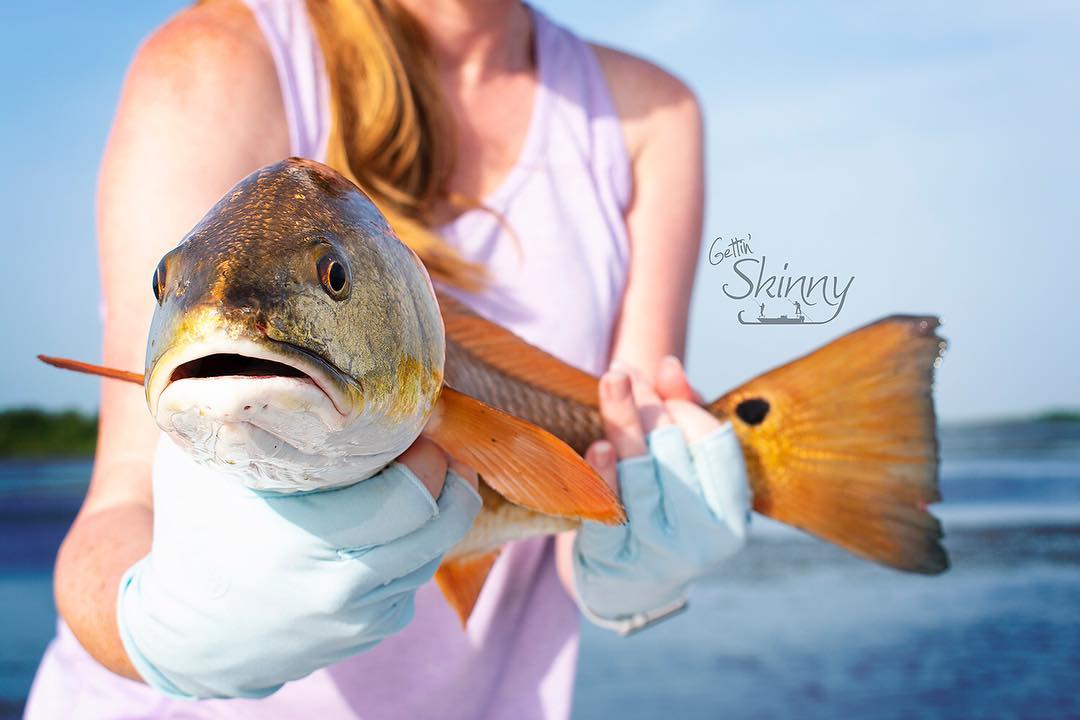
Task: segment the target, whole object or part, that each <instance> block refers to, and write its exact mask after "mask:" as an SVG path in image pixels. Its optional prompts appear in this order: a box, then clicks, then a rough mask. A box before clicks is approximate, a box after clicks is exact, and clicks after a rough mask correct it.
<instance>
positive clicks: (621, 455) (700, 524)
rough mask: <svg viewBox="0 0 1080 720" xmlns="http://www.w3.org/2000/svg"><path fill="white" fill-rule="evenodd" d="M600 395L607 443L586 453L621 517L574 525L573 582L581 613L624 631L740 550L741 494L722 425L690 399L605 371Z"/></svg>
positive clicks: (730, 438)
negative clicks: (618, 500)
mask: <svg viewBox="0 0 1080 720" xmlns="http://www.w3.org/2000/svg"><path fill="white" fill-rule="evenodd" d="M665 363H666V364H667V372H668V373H669V374H670V373H671V372H673V370H672V362H671V361H670V360H666V361H665ZM675 364H676V367H677V372H678V373H679V374H680V375H681V377H682V382H681V384H682V385H683V386H685V387H687V388H688V387H689V386H688V385H686V383H685V375H684V374H683V373H682V368H681V366H680V365H677V361H675ZM671 384H672V383H671V381H670V380H669V382H668V383H667V385H669V386H670V385H671ZM675 384H676V385H678V384H680V383H678V382H676V383H675ZM662 385H663V384H662ZM673 394H674V393H673ZM681 394H682V395H684V396H685V394H686V393H681ZM600 395H601V414H602V416H603V418H604V425H605V431H606V434H607V436H608V438H609V439H610V441H599V442H598V443H596V444H594V445H593V446H592V447H591V448H590V449H589V452H588V453H587V454H586V458H587V459H589V460H590V462H591V463H592V464H593V466H594V467H595V468H596V469H597V471H598V472H599V473H600V475H601V476H603V477H605V479H607V480H608V482H611V483H615V481H616V480H617V487H618V489H619V492H620V495H621V497H622V501H623V505H624V506H625V507H626V512H627V517H628V521H627V523H626V524H625V525H622V526H608V525H601V524H599V523H595V522H589V521H586V522H583V523H582V526H581V528H580V529H579V530H578V533H577V538H576V540H575V543H574V553H573V557H574V579H575V587H576V590H577V595H578V598H577V599H578V604H579V605H580V606H581V608H582V610H583V612H584V613H585V615H586V617H588V618H589V619H590V620H592V621H593V622H594V623H596V624H599V625H601V626H604V627H609V628H610V629H613V630H616V631H618V632H620V633H622V634H629V633H631V632H634V631H636V630H639V629H641V628H643V627H645V626H647V625H649V624H651V623H653V622H655V621H657V620H659V619H662V618H665V617H669V616H670V615H673V614H674V613H676V612H678V611H679V610H681V609H682V608H683V607H685V604H686V602H685V597H686V591H687V588H688V586H689V585H690V584H691V583H692V582H693V581H694V580H695V579H697V578H700V577H702V576H704V575H706V574H708V573H710V572H712V571H714V570H715V569H716V567H717V566H718V565H720V564H721V563H722V562H723V561H724V560H726V559H728V558H729V557H730V556H731V555H733V554H735V553H736V552H737V551H738V550H739V549H740V548H741V547H742V545H743V544H744V542H745V539H746V527H747V524H748V522H749V508H750V492H749V485H748V481H747V474H746V467H745V465H744V462H743V457H742V451H741V449H740V447H739V442H738V440H737V439H736V437H735V433H734V431H733V429H732V427H731V424H730V423H720V422H719V421H717V420H716V419H715V418H713V417H712V416H711V415H709V414H708V413H706V412H705V411H704V410H702V409H701V408H700V407H698V406H697V405H696V404H695V403H691V402H687V401H685V400H682V399H678V398H677V397H672V396H669V397H667V398H661V397H660V396H659V395H658V394H657V392H656V391H655V390H654V389H653V387H652V386H651V385H650V384H649V383H648V382H647V381H645V380H644V378H643V377H642V376H641V374H640V373H638V372H636V371H629V372H627V371H623V370H615V371H612V372H609V373H608V374H606V375H605V376H604V378H603V379H602V380H601V390H600ZM688 439H689V440H690V442H689V443H688ZM616 459H618V462H617V463H616Z"/></svg>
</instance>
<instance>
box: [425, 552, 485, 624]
mask: <svg viewBox="0 0 1080 720" xmlns="http://www.w3.org/2000/svg"><path fill="white" fill-rule="evenodd" d="M497 557H499V551H498V550H492V551H491V552H486V553H482V554H480V555H467V556H465V557H463V558H458V559H455V560H448V561H446V562H444V563H443V564H442V565H440V566H439V569H438V570H437V571H436V572H435V582H436V583H437V584H438V586H439V589H440V590H442V594H443V595H444V596H445V597H446V601H447V602H448V603H450V607H452V608H453V609H454V612H455V613H457V616H458V618H459V619H460V620H461V627H465V625H466V623H468V622H469V616H470V615H472V611H473V607H475V606H476V600H477V598H479V597H480V591H481V590H482V589H483V588H484V581H485V580H487V576H488V573H490V572H491V567H492V566H493V565H494V564H495V559H496V558H497Z"/></svg>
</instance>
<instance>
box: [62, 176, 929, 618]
mask: <svg viewBox="0 0 1080 720" xmlns="http://www.w3.org/2000/svg"><path fill="white" fill-rule="evenodd" d="M152 286H153V291H154V295H155V298H156V300H157V303H158V307H157V309H156V311H155V314H154V319H153V323H152V325H151V329H150V335H149V340H148V343H147V356H146V367H145V372H144V374H142V375H139V374H137V373H132V372H125V371H121V370H115V369H111V368H102V367H99V366H93V365H87V364H85V363H79V362H76V361H70V360H62V359H57V358H46V357H44V356H41V357H42V359H43V360H45V361H46V362H50V363H52V364H54V365H57V366H60V367H65V368H69V369H75V370H81V371H83V372H91V373H95V374H99V375H105V376H107V377H113V378H117V379H121V380H127V381H130V382H134V383H138V384H141V385H143V386H144V389H145V393H146V400H147V405H148V407H149V409H150V412H151V414H152V415H153V416H154V418H155V420H156V422H157V424H158V425H159V426H160V427H161V428H162V430H164V431H165V432H167V433H168V434H169V435H171V436H172V437H173V438H174V440H175V441H176V442H177V443H178V444H180V445H181V446H182V447H184V448H185V449H186V450H187V451H188V452H190V453H191V454H192V455H193V456H194V457H195V458H196V459H198V460H199V461H201V462H204V463H208V464H212V465H214V466H215V467H218V468H220V469H222V470H223V471H225V472H227V473H230V474H232V475H234V476H235V477H236V478H237V479H238V480H239V481H241V482H244V483H245V484H248V485H250V486H252V487H254V488H257V489H262V490H271V491H277V492H296V491H306V490H314V489H320V488H330V487H335V486H340V485H345V484H349V483H353V482H356V481H358V480H362V479H364V478H365V477H368V476H370V475H372V474H374V473H376V472H378V471H379V470H380V469H381V468H382V467H383V466H385V465H386V464H387V463H388V462H390V461H391V460H392V459H393V458H395V457H396V456H397V455H399V454H400V453H401V452H403V451H404V450H405V449H406V448H407V447H408V446H409V445H410V444H411V443H412V442H413V441H414V440H415V439H416V438H417V437H418V436H419V435H421V434H424V435H426V436H428V437H429V438H431V439H432V440H434V441H435V442H436V443H437V444H438V445H439V446H440V447H442V448H443V450H445V451H446V452H447V453H448V454H449V455H450V456H451V457H453V458H454V459H456V460H458V461H460V462H462V463H463V464H465V465H467V466H469V467H472V468H475V469H476V470H477V471H478V473H479V476H480V479H481V495H482V497H483V499H484V507H483V511H482V512H481V514H480V516H479V517H478V519H477V520H476V522H475V524H474V526H473V528H472V530H471V531H470V533H469V535H468V536H467V537H466V538H465V539H464V540H463V541H462V542H461V544H460V545H458V546H457V547H455V548H453V549H452V550H451V551H450V552H449V553H447V555H446V556H445V559H444V562H443V564H442V566H441V567H440V569H439V571H438V573H437V574H436V581H437V582H438V583H439V585H440V587H441V588H442V590H443V592H444V594H445V595H446V597H447V599H448V601H449V602H450V604H451V605H452V606H453V608H454V609H455V611H456V612H457V613H458V615H459V617H461V619H462V622H463V623H464V622H466V621H467V619H468V616H469V614H470V613H471V610H472V607H473V605H474V603H475V601H476V598H477V596H478V595H479V593H480V590H481V588H482V587H483V584H484V580H485V578H486V577H487V574H488V572H489V570H490V569H491V566H492V564H493V563H494V561H495V558H496V556H497V554H498V552H499V548H501V547H502V546H503V545H504V544H506V543H507V542H510V541H512V540H516V539H520V538H525V537H530V536H535V535H540V534H550V533H554V532H559V531H562V530H566V529H570V528H573V527H576V525H577V524H578V523H579V522H580V521H581V520H582V519H589V520H594V521H598V522H604V523H620V522H624V521H625V515H624V512H623V509H622V506H621V504H620V502H619V499H618V497H617V495H616V494H615V493H614V492H612V491H611V490H610V489H609V488H608V486H607V485H605V484H604V482H603V481H602V480H601V479H600V478H599V476H597V474H596V473H595V472H594V471H593V469H592V468H591V467H590V466H589V465H588V464H587V463H586V462H585V461H584V460H583V459H582V457H581V453H583V452H584V450H585V449H586V448H587V447H588V445H589V444H590V443H591V442H593V441H594V440H597V439H599V438H600V437H602V426H601V421H600V415H599V411H598V390H597V378H595V377H593V376H592V375H590V374H588V373H585V372H582V371H581V370H578V369H576V368H574V367H572V366H570V365H567V364H566V363H563V362H561V361H560V360H558V359H556V358H555V357H553V356H551V355H549V354H547V353H546V352H544V351H543V350H541V349H539V348H537V347H534V346H532V345H530V344H528V343H526V342H525V341H523V340H522V339H521V338H519V337H517V336H516V335H514V334H513V333H512V332H510V331H509V330H507V329H505V328H503V327H501V326H499V325H497V324H495V323H492V322H490V321H488V320H486V319H484V318H483V317H481V316H480V315H478V314H476V313H474V312H472V311H471V310H469V308H468V307H467V306H465V305H464V304H462V303H461V302H458V301H455V300H453V299H451V298H449V297H447V296H446V295H445V294H444V293H439V292H437V291H436V290H435V289H434V287H433V286H432V284H431V282H430V280H429V277H428V274H427V272H426V271H425V268H424V266H423V263H422V262H421V261H420V259H419V258H418V257H417V256H416V255H415V254H414V253H413V252H412V251H411V250H410V249H409V248H408V247H406V246H405V245H404V244H403V243H401V242H400V241H399V240H398V239H397V237H396V236H395V235H394V233H393V231H392V230H391V228H390V227H389V225H388V224H387V221H386V220H385V218H384V217H383V216H382V215H381V213H380V212H379V211H378V209H377V208H376V207H375V205H374V204H373V203H372V202H371V200H370V199H369V198H368V197H367V196H366V195H365V194H364V193H363V192H362V191H361V190H360V189H358V188H357V187H356V186H355V185H353V184H352V183H350V182H349V181H348V180H346V179H345V178H344V177H342V176H341V175H340V174H338V173H337V172H335V171H334V170H332V169H330V168H329V167H326V166H324V165H321V164H319V163H316V162H313V161H310V160H301V159H297V158H290V159H288V160H285V161H282V162H280V163H277V164H276V165H272V166H269V167H266V168H263V169H261V170H258V171H256V172H255V173H252V174H251V175H250V176H248V177H247V178H245V179H244V180H242V181H240V182H239V183H238V184H237V185H236V186H235V187H234V188H233V189H232V190H230V191H229V192H228V193H227V194H226V195H225V196H224V197H223V198H222V199H221V200H220V201H219V202H218V203H217V204H216V205H215V206H214V207H213V208H212V209H211V210H210V211H209V213H207V215H206V216H205V217H204V218H203V219H202V220H201V221H200V222H199V223H198V225H196V226H195V228H194V229H192V231H191V232H190V233H189V234H188V235H187V236H185V238H184V239H183V241H182V242H181V243H180V245H178V246H177V247H176V248H175V249H174V250H172V251H171V252H169V253H168V254H167V255H165V257H164V258H162V260H161V262H160V263H159V265H158V267H157V269H156V270H155V272H154V276H153V282H152ZM937 327H938V321H937V319H936V318H934V317H930V316H910V315H894V316H891V317H886V318H883V319H881V320H878V321H877V322H874V323H871V324H870V325H867V326H865V327H863V328H861V329H858V330H855V331H853V332H851V333H848V334H847V335H844V336H843V337H841V338H839V339H837V340H835V341H833V342H831V343H829V344H827V345H825V346H823V347H821V348H819V349H817V350H815V351H813V352H811V353H810V354H808V355H806V356H804V357H801V358H799V359H797V360H794V361H792V362H790V363H788V364H786V365H783V366H781V367H778V368H775V369H773V370H770V371H769V372H766V373H765V374H763V375H760V376H759V377H757V378H755V379H753V380H751V381H750V382H748V383H746V384H745V385H742V386H741V387H739V388H736V389H735V390H733V391H731V392H729V393H727V394H725V395H723V396H721V397H720V398H718V399H716V400H714V401H712V402H710V403H708V404H706V405H705V407H706V409H707V410H708V411H709V412H710V413H712V414H713V415H714V416H716V417H717V418H721V419H724V420H728V421H730V422H731V423H732V424H733V426H734V428H735V432H736V434H737V436H738V438H739V442H740V444H741V447H742V450H743V455H744V458H745V461H746V465H747V469H748V471H749V477H750V483H751V489H752V492H753V507H754V510H755V511H757V512H759V513H761V514H763V515H767V516H769V517H772V518H774V519H776V520H779V521H781V522H784V523H787V524H789V525H792V526H795V527H797V528H800V529H802V530H804V531H806V532H808V533H810V534H811V535H814V536H816V537H818V538H821V539H823V540H826V541H828V542H831V543H834V544H836V545H838V546H840V547H842V548H845V549H846V550H849V551H850V552H852V553H854V554H856V555H858V556H860V557H863V558H866V559H868V560H872V561H874V562H878V563H881V564H884V565H887V566H890V567H893V568H896V569H899V570H904V571H909V572H916V573H923V574H936V573H940V572H943V571H944V570H945V569H946V568H947V567H948V558H947V555H946V553H945V550H944V548H943V547H942V546H941V543H940V540H941V538H942V529H941V525H940V523H939V522H938V520H937V519H936V518H935V517H934V516H933V515H931V514H930V513H929V512H928V511H927V509H926V508H927V505H928V504H930V503H933V502H936V501H937V500H939V499H940V496H939V493H938V443H937V435H936V421H935V415H934V406H933V398H932V384H933V373H934V368H935V367H936V366H937V364H938V362H939V360H940V357H941V353H942V351H943V350H944V347H945V343H944V341H943V340H942V339H941V338H940V337H938V335H937V333H936V330H937Z"/></svg>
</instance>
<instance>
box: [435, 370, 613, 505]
mask: <svg viewBox="0 0 1080 720" xmlns="http://www.w3.org/2000/svg"><path fill="white" fill-rule="evenodd" d="M424 434H425V435H427V436H428V437H430V438H431V439H432V440H434V441H435V442H436V443H438V445H439V446H440V447H442V449H443V450H444V451H446V453H447V454H448V455H450V456H451V457H452V458H454V459H455V460H457V461H458V462H460V463H462V464H464V465H467V466H469V467H471V468H473V469H474V470H476V471H477V472H478V473H480V476H481V477H482V478H483V479H484V482H486V483H487V484H488V485H489V486H490V487H491V489H493V490H495V491H496V492H497V493H499V494H500V495H502V496H503V497H504V498H506V499H507V500H509V501H510V502H512V503H514V504H515V505H521V506H522V507H527V508H529V509H530V510H536V511H537V512H541V513H544V514H546V515H557V516H561V517H572V518H585V519H589V520H596V521H598V522H604V523H611V524H617V523H621V522H624V521H625V519H626V516H625V514H624V513H623V509H622V504H621V503H620V502H619V497H618V495H616V494H615V491H614V490H612V489H611V488H610V487H608V485H607V483H605V482H604V481H603V479H601V477H600V476H599V475H597V474H596V471H595V470H593V468H592V466H591V465H589V464H588V463H587V462H585V459H584V458H582V457H581V456H580V455H578V454H577V453H576V452H574V451H573V450H572V449H570V447H569V446H568V445H567V444H566V443H564V442H563V441H562V440H560V439H558V438H557V437H555V436H554V435H552V434H551V433H549V432H548V431H547V430H543V429H541V428H539V427H537V426H535V425H533V424H531V423H528V422H526V421H524V420H522V419H520V418H516V417H514V416H513V415H509V414H507V413H504V412H503V411H501V410H497V409H495V408H493V407H491V406H489V405H485V404H484V403H482V402H480V401H479V400H475V399H473V398H471V397H469V396H468V395H464V394H462V393H459V392H458V391H456V390H454V389H453V388H451V387H449V386H446V385H443V388H442V393H441V394H440V395H439V401H438V403H437V404H436V406H435V412H434V413H432V416H431V420H430V421H429V422H428V424H427V427H426V428H424Z"/></svg>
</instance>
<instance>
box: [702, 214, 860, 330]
mask: <svg viewBox="0 0 1080 720" xmlns="http://www.w3.org/2000/svg"><path fill="white" fill-rule="evenodd" d="M752 239H753V238H752V236H751V235H750V233H747V234H746V236H745V237H732V238H727V239H725V238H724V237H723V236H720V237H717V238H715V239H714V240H713V241H712V243H711V244H710V245H709V264H710V265H712V266H714V267H722V266H724V265H727V268H730V272H731V273H732V279H731V281H729V282H725V283H724V284H723V286H722V287H721V289H722V290H723V292H724V295H726V296H727V297H728V298H730V299H732V300H736V301H739V302H741V303H743V304H744V305H745V307H743V308H742V309H740V310H739V312H738V314H737V316H736V317H737V318H738V320H739V322H740V323H741V324H743V325H824V324H825V323H828V322H832V321H833V320H835V319H836V317H837V316H838V315H839V314H840V311H841V310H843V309H844V303H845V302H846V301H847V295H848V291H849V290H850V289H851V285H852V283H854V282H855V276H854V275H852V276H850V277H848V278H847V279H846V280H841V278H840V276H839V275H795V274H793V273H792V271H791V270H790V268H789V265H790V263H788V262H785V263H783V267H782V269H781V270H780V272H779V273H777V272H775V271H774V270H772V269H771V268H774V267H775V262H774V264H773V265H772V266H771V267H770V266H769V263H768V258H767V256H766V255H765V254H764V253H762V254H761V255H758V254H756V253H755V252H754V250H753V247H752V246H751V244H750V243H751V240H752Z"/></svg>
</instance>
